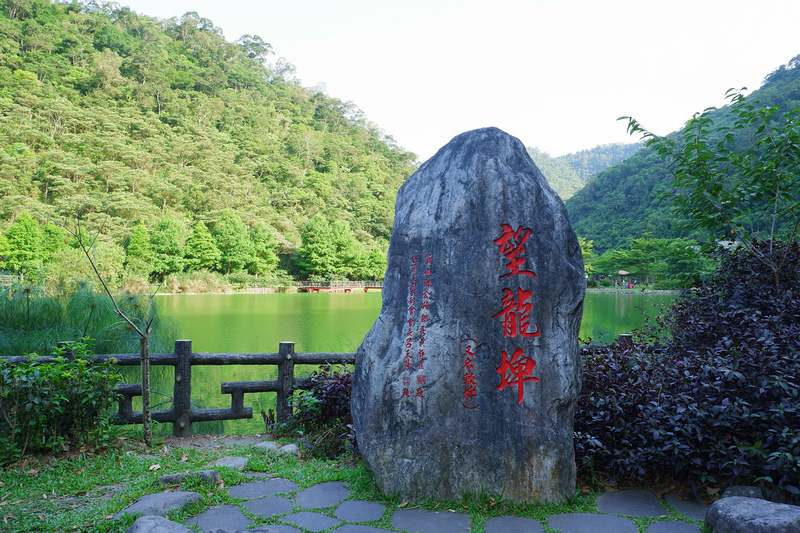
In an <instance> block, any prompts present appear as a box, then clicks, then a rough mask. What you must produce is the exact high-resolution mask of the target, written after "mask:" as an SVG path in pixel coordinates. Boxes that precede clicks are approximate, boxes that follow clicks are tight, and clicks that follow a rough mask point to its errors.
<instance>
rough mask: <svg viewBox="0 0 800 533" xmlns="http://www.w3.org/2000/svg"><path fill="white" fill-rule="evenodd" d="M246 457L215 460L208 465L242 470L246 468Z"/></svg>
mask: <svg viewBox="0 0 800 533" xmlns="http://www.w3.org/2000/svg"><path fill="white" fill-rule="evenodd" d="M247 461H248V459H247V457H236V456H231V457H223V458H221V459H217V460H216V461H213V462H211V463H209V466H227V467H228V468H234V469H236V470H243V469H244V467H246V466H247Z"/></svg>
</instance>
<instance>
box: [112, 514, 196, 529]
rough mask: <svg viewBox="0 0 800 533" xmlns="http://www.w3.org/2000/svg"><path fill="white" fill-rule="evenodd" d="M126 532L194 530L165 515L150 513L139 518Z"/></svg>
mask: <svg viewBox="0 0 800 533" xmlns="http://www.w3.org/2000/svg"><path fill="white" fill-rule="evenodd" d="M125 533H192V530H191V529H189V528H188V527H186V526H184V525H183V524H179V523H177V522H173V521H172V520H167V519H166V518H164V517H163V516H153V515H150V516H142V517H139V518H137V519H136V521H135V522H134V523H133V524H132V525H131V526H130V527H128V529H126V530H125Z"/></svg>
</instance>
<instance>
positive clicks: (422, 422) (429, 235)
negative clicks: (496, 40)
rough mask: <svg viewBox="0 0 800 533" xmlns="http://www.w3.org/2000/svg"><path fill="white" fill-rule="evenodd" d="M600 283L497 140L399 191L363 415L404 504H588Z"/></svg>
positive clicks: (386, 479)
mask: <svg viewBox="0 0 800 533" xmlns="http://www.w3.org/2000/svg"><path fill="white" fill-rule="evenodd" d="M584 292H585V278H584V272H583V259H582V256H581V250H580V247H579V245H578V240H577V238H576V237H575V234H574V232H573V231H572V228H571V226H570V224H569V221H568V220H567V213H566V210H565V208H564V204H563V202H562V201H561V199H560V198H559V197H558V196H557V195H556V193H555V192H553V190H552V189H551V188H550V186H549V185H548V183H547V181H546V180H545V178H544V176H543V175H542V173H541V172H540V171H539V169H537V168H536V166H535V165H534V163H533V161H532V160H531V159H530V157H529V156H528V154H527V153H526V151H525V148H524V146H523V145H522V143H521V142H520V141H519V140H518V139H516V138H514V137H511V136H509V135H508V134H506V133H504V132H502V131H500V130H498V129H497V128H487V129H480V130H475V131H471V132H467V133H464V134H462V135H459V136H458V137H456V138H454V139H453V140H452V141H450V143H448V144H447V145H446V146H445V147H443V148H442V149H441V150H439V152H438V153H437V154H436V155H435V156H434V157H433V158H431V159H430V160H429V161H427V162H426V163H424V164H423V165H422V166H421V167H420V168H419V170H418V171H417V172H416V173H415V174H414V175H413V176H411V177H410V178H409V179H408V181H406V183H405V184H404V185H403V186H402V187H401V188H400V191H399V193H398V195H397V204H396V213H395V222H394V230H393V232H392V237H391V243H390V246H389V266H388V269H387V272H386V278H385V282H384V287H383V307H382V309H381V313H380V315H379V317H378V319H377V320H376V321H375V324H374V325H373V327H372V329H371V330H370V331H369V333H368V334H367V336H366V337H365V339H364V342H363V343H362V344H361V346H360V347H359V349H358V352H357V355H356V371H355V376H354V380H353V393H352V409H353V419H354V423H355V429H356V435H357V437H358V444H359V447H360V449H361V453H362V456H363V459H364V461H365V463H366V465H367V467H368V468H369V469H370V470H371V471H372V472H373V473H374V475H375V479H376V482H377V484H378V486H379V487H380V488H381V489H382V490H383V491H384V492H386V493H390V494H392V493H397V494H399V495H400V497H402V498H423V497H428V496H430V497H436V498H461V497H462V495H463V494H464V493H478V492H480V491H481V490H485V491H487V492H490V493H494V494H501V493H502V494H503V496H504V497H505V498H509V499H512V500H515V501H536V500H544V501H560V500H562V499H564V498H565V497H568V496H571V495H572V494H574V490H575V460H574V451H573V444H572V420H573V414H574V411H575V403H576V400H577V396H578V392H579V390H580V377H581V364H580V356H579V352H578V330H579V328H580V322H581V315H582V311H583V296H584Z"/></svg>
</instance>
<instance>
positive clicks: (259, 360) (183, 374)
mask: <svg viewBox="0 0 800 533" xmlns="http://www.w3.org/2000/svg"><path fill="white" fill-rule="evenodd" d="M618 342H619V343H620V344H623V345H628V346H631V347H633V339H632V337H631V335H630V334H621V335H620V336H619V341H618ZM606 347H607V346H606V345H600V344H592V345H582V346H581V353H582V354H584V355H586V354H589V353H593V352H595V351H598V350H602V349H605V348H606ZM648 348H650V350H648V351H651V350H652V349H655V350H656V351H657V350H658V348H659V347H656V346H648ZM355 355H356V354H354V353H306V352H295V351H294V342H281V343H280V344H279V347H278V353H209V352H202V353H192V341H190V340H177V341H175V352H174V353H170V354H167V353H154V354H150V365H151V366H158V365H168V366H172V367H174V368H175V374H174V379H175V383H174V387H173V404H172V408H171V409H155V410H153V411H152V419H153V420H155V421H157V422H161V423H164V422H171V423H172V425H173V426H172V427H173V430H172V432H173V435H174V436H176V437H190V436H191V435H192V423H193V422H207V421H215V420H237V419H242V418H253V408H252V407H245V406H244V395H245V394H252V393H259V392H276V393H277V394H278V397H277V401H276V413H275V414H276V422H287V421H288V420H289V417H290V416H291V413H292V406H291V403H290V398H291V395H292V392H293V391H295V390H302V389H307V388H308V387H309V385H310V382H311V378H296V377H295V376H294V366H295V365H323V364H349V365H352V364H355ZM94 358H95V361H107V360H109V359H112V360H113V362H114V363H115V364H117V365H120V366H139V364H140V355H139V354H98V355H95V356H94ZM3 359H4V360H6V361H8V362H10V363H12V364H14V363H20V362H24V361H27V360H28V357H27V356H18V357H3ZM53 359H54V358H53V357H40V358H39V359H38V360H37V361H38V362H39V363H48V362H50V361H52V360H53ZM197 365H275V366H277V367H278V379H277V380H272V381H234V382H223V383H222V384H221V387H220V388H221V393H222V394H230V395H231V406H230V408H226V409H193V408H192V406H191V403H192V367H193V366H197ZM117 391H118V392H119V393H120V394H121V395H122V398H121V399H120V401H119V411H118V412H117V413H116V414H115V415H112V417H111V422H112V423H114V424H141V423H142V418H143V414H142V411H134V410H133V398H135V397H137V396H141V395H142V384H141V383H130V384H120V385H118V386H117Z"/></svg>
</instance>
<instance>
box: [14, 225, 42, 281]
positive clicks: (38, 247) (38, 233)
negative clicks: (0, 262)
mask: <svg viewBox="0 0 800 533" xmlns="http://www.w3.org/2000/svg"><path fill="white" fill-rule="evenodd" d="M5 236H6V241H7V242H8V250H9V255H8V259H7V260H6V264H7V265H8V266H9V267H10V268H11V270H13V271H15V272H27V271H29V270H31V269H33V268H34V267H36V266H38V265H39V264H41V261H42V259H43V257H44V253H43V252H44V251H43V249H42V227H41V225H40V224H39V223H38V222H36V221H35V220H34V219H33V217H32V216H31V215H30V213H28V212H27V211H23V212H22V213H20V215H19V216H18V217H17V219H16V220H15V221H14V223H13V224H11V226H10V227H9V228H8V229H7V230H6V233H5Z"/></svg>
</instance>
